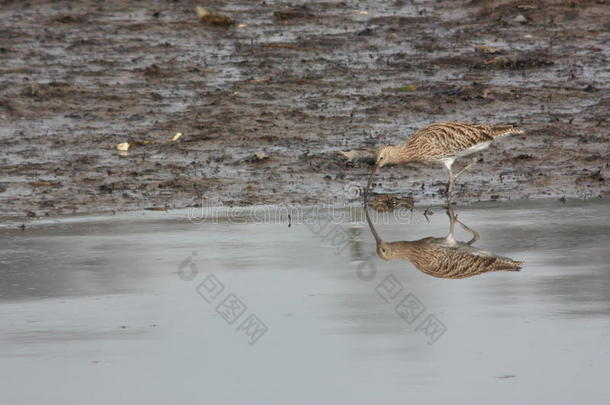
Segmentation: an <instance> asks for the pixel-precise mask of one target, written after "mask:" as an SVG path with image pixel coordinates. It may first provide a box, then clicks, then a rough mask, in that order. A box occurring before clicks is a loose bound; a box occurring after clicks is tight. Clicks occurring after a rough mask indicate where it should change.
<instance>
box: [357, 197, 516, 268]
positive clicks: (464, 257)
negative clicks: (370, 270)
mask: <svg viewBox="0 0 610 405" xmlns="http://www.w3.org/2000/svg"><path fill="white" fill-rule="evenodd" d="M365 212H366V220H367V222H368V224H369V227H370V229H371V233H372V234H373V237H374V238H375V241H376V242H377V255H378V256H379V257H380V258H382V259H383V260H395V259H405V260H409V261H410V262H411V263H413V265H414V266H415V267H416V268H417V269H418V270H420V271H422V272H423V273H426V274H429V275H431V276H434V277H441V278H468V277H473V276H478V275H480V274H483V273H488V272H491V271H519V270H520V269H521V265H522V264H523V263H524V262H521V261H517V260H513V259H511V258H508V257H504V256H498V255H495V254H493V253H491V252H488V251H485V250H481V249H479V248H476V247H474V246H473V244H474V243H475V242H476V241H477V240H479V234H478V233H477V232H476V231H474V230H472V229H470V228H469V227H468V226H466V225H465V224H464V223H462V222H461V221H460V220H458V219H457V215H456V214H455V212H454V210H453V207H451V206H449V207H448V208H447V216H448V217H449V233H448V234H447V236H445V237H442V238H438V237H432V236H431V237H427V238H423V239H419V240H413V241H408V240H405V241H396V242H386V241H384V240H383V239H382V238H381V237H380V236H379V234H378V233H377V231H376V230H375V227H374V225H373V222H372V221H371V219H370V217H369V214H368V209H367V208H366V207H365ZM456 224H460V225H461V226H462V228H464V230H466V231H467V232H470V233H471V234H472V238H471V239H470V240H469V241H468V242H460V241H457V240H456V239H455V237H454V234H455V228H456Z"/></svg>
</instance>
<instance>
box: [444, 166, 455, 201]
mask: <svg viewBox="0 0 610 405" xmlns="http://www.w3.org/2000/svg"><path fill="white" fill-rule="evenodd" d="M452 163H453V162H451V163H446V164H445V167H446V168H447V174H448V175H449V181H448V182H447V188H446V189H445V197H446V198H447V205H451V193H452V191H453V184H454V183H455V175H454V174H453V172H452V171H451V164H452Z"/></svg>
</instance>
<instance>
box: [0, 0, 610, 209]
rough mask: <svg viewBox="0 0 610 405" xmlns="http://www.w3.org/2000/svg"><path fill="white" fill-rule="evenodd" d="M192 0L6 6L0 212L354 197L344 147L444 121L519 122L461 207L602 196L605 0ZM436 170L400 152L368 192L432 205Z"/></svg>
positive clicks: (607, 151)
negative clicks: (207, 16) (402, 159)
mask: <svg viewBox="0 0 610 405" xmlns="http://www.w3.org/2000/svg"><path fill="white" fill-rule="evenodd" d="M196 5H200V3H198V2H193V1H174V2H168V1H158V2H146V3H142V2H119V1H109V2H104V4H103V5H99V4H97V3H96V2H92V1H83V2H78V3H73V2H68V1H57V2H47V1H29V2H18V1H8V2H3V3H2V5H1V6H0V21H1V23H0V145H1V148H2V151H3V153H2V154H1V155H0V210H1V212H2V216H10V217H30V218H35V217H42V216H54V215H65V214H87V213H96V212H108V211H112V210H117V211H118V210H138V209H153V210H155V209H166V208H168V209H169V208H172V209H174V208H184V207H194V206H200V205H202V204H203V205H208V206H219V205H224V206H248V205H259V204H283V203H286V204H317V203H329V202H335V203H353V202H355V201H356V200H358V199H359V198H360V196H359V195H358V193H355V192H354V189H355V186H357V185H364V184H365V183H366V178H367V176H368V174H369V172H370V166H369V163H368V162H367V161H366V160H363V161H349V160H348V159H347V158H346V157H345V156H343V155H342V154H341V153H340V152H341V151H344V152H345V151H350V150H354V149H367V148H374V147H376V146H379V145H382V144H388V143H397V142H401V141H402V140H403V139H405V138H406V137H407V136H408V135H409V134H411V133H412V132H413V131H414V130H416V129H417V128H420V127H421V126H423V125H426V124H428V123H431V122H437V121H444V120H455V119H459V120H464V121H472V122H482V123H498V124H500V123H502V124H503V123H507V124H514V125H517V126H518V127H519V128H521V129H523V130H524V131H525V134H524V135H519V136H514V137H511V138H506V139H503V140H501V141H499V142H497V143H495V144H494V145H493V146H492V147H491V148H490V149H489V150H487V151H485V152H483V153H482V154H480V159H479V162H478V164H477V165H476V166H475V167H474V168H473V169H472V171H470V173H468V174H465V175H464V177H463V178H462V179H461V181H460V182H459V183H458V184H457V185H456V189H455V197H456V200H457V201H458V202H460V203H467V202H475V201H488V200H498V201H502V200H521V199H538V198H563V197H566V198H582V199H587V198H598V197H603V196H607V195H608V192H609V190H610V180H609V178H610V169H609V168H608V166H609V161H608V160H609V159H608V156H610V146H609V142H608V138H609V136H608V128H607V127H608V109H609V107H610V86H609V83H610V69H609V68H608V55H609V54H610V33H609V31H608V27H607V25H605V23H606V22H607V21H608V20H610V7H608V3H607V1H535V2H529V3H528V5H527V6H525V5H523V4H522V2H514V1H502V2H499V1H484V0H472V1H456V2H451V6H449V3H448V2H437V1H416V2H415V5H414V4H413V3H411V2H406V1H396V2H391V3H383V4H378V2H372V1H371V2H337V3H331V2H320V3H313V4H311V3H310V4H309V5H308V6H299V5H298V4H296V3H294V2H291V3H287V2H274V1H267V2H262V3H254V2H250V1H245V0H241V1H232V2H225V1H210V2H206V4H205V6H206V7H209V8H210V9H213V10H215V11H218V12H221V13H223V14H226V15H228V16H230V17H232V18H234V19H235V21H236V24H234V25H233V26H231V27H227V28H225V27H216V26H207V25H205V24H204V23H202V22H201V21H199V20H198V19H197V17H196V14H195V11H194V9H195V6H196ZM177 132H181V133H182V134H183V136H182V137H181V138H180V139H179V140H178V141H176V142H172V137H173V136H174V135H175V134H176V133H177ZM121 142H130V143H131V145H132V146H131V147H130V149H129V151H128V152H127V154H126V155H125V156H121V155H119V154H118V153H117V151H116V150H115V145H116V144H118V143H121ZM256 154H259V157H257V156H256ZM261 156H262V157H263V158H260V157H261ZM444 181H445V173H444V171H443V169H442V168H441V167H436V166H429V165H409V166H406V167H404V168H395V169H392V170H386V171H385V172H384V173H382V177H381V178H380V179H379V181H378V183H377V184H376V186H375V190H376V191H377V192H397V193H400V194H401V195H405V196H411V197H412V198H413V199H414V202H415V204H416V205H418V204H428V203H431V202H434V201H439V200H440V198H441V193H442V189H443V188H444Z"/></svg>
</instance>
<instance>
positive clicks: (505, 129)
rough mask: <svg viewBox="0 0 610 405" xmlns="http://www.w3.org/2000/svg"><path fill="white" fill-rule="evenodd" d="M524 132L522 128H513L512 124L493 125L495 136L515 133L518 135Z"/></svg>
mask: <svg viewBox="0 0 610 405" xmlns="http://www.w3.org/2000/svg"><path fill="white" fill-rule="evenodd" d="M522 133H523V131H522V130H520V129H517V128H513V126H512V125H494V126H493V127H491V136H493V137H494V138H497V137H500V136H506V135H513V134H517V135H518V134H522Z"/></svg>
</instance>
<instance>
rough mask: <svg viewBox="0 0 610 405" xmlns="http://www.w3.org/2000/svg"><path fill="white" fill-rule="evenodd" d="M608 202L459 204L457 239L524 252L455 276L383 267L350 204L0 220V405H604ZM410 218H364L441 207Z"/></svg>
mask: <svg viewBox="0 0 610 405" xmlns="http://www.w3.org/2000/svg"><path fill="white" fill-rule="evenodd" d="M609 208H610V205H609V204H608V202H607V201H596V202H568V203H566V204H562V203H559V202H537V203H509V204H494V205H490V204H488V205H474V206H469V207H463V208H457V209H456V210H455V212H456V214H457V216H458V218H459V220H460V221H461V222H462V223H464V224H465V225H467V227H469V228H471V229H472V230H473V231H476V232H478V234H479V235H480V239H479V240H477V241H475V242H474V243H472V245H470V248H465V249H470V250H469V252H471V253H472V252H474V253H475V254H478V255H479V256H480V255H487V256H485V257H488V258H489V256H488V255H489V254H490V253H493V254H495V255H499V256H502V257H505V258H510V259H513V260H515V261H523V262H524V263H523V264H521V265H520V267H521V270H520V271H506V270H501V271H494V272H481V274H479V275H473V276H471V277H466V278H461V279H449V278H442V277H439V276H438V275H437V276H434V275H431V274H427V273H425V272H424V271H423V270H422V269H421V268H420V267H421V266H418V267H416V266H415V265H414V264H413V262H412V261H411V260H409V258H406V257H402V258H394V259H393V260H387V261H386V260H382V259H381V258H380V257H379V256H377V253H376V243H375V238H374V237H373V234H371V232H370V230H369V228H368V226H367V224H366V222H363V220H362V219H363V217H362V216H361V215H358V213H357V212H356V213H355V212H352V213H351V214H350V215H346V216H344V218H343V220H342V221H341V222H340V223H337V224H335V223H331V224H328V221H326V220H325V219H319V220H318V221H317V222H316V223H313V224H309V225H305V224H301V223H297V221H293V223H292V226H291V227H288V226H287V223H286V222H285V221H283V222H282V223H250V222H243V221H241V220H240V221H232V222H237V223H229V222H228V221H226V220H220V221H216V223H209V222H203V223H193V222H191V221H189V220H188V219H187V214H186V212H173V213H146V215H142V213H138V214H121V215H119V216H116V217H109V218H104V217H102V218H100V217H97V218H88V219H79V220H63V221H61V222H58V223H54V222H53V221H49V223H48V224H46V225H40V226H38V227H33V228H30V229H27V230H26V231H21V230H12V229H6V228H5V229H2V230H0V242H1V244H0V325H2V328H1V330H0V403H2V404H41V403H44V404H61V405H66V404H82V403H87V404H113V405H116V404H133V403H147V404H167V403H181V404H201V403H210V404H234V403H249V404H286V403H291V404H371V403H384V404H404V403H407V402H409V401H411V402H414V403H449V402H451V403H454V404H456V403H457V404H489V403H494V404H509V403H524V404H530V403H532V404H534V403H537V404H539V403H552V404H572V403H583V404H607V403H610V389H609V388H608V383H607V379H608V375H610V250H609V246H610V225H609V224H610V210H609ZM422 211H423V210H421V209H418V210H416V211H415V212H414V213H413V214H412V216H411V214H405V215H403V216H402V217H401V218H400V220H397V218H396V216H394V215H391V214H388V215H385V216H377V217H376V218H375V219H374V222H377V225H376V226H375V229H376V232H377V233H378V235H379V237H381V238H382V239H383V240H384V241H386V242H394V241H416V240H421V239H422V238H427V237H437V238H443V237H445V235H447V233H448V231H449V223H450V222H449V218H448V216H447V215H445V213H444V211H443V210H442V209H441V208H436V209H432V211H433V212H434V214H432V215H428V218H429V221H430V222H428V221H427V220H426V218H425V217H424V216H423V215H422ZM360 214H361V213H360ZM355 217H358V218H355ZM454 236H455V239H456V241H460V242H467V241H469V240H471V238H472V233H470V232H467V231H466V230H465V229H464V228H462V227H461V226H460V225H459V224H458V225H457V226H456V231H455V235H454ZM400 246H411V244H406V245H405V244H402V245H400ZM481 251H483V252H487V253H481ZM418 268H419V269H418Z"/></svg>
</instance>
